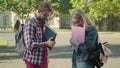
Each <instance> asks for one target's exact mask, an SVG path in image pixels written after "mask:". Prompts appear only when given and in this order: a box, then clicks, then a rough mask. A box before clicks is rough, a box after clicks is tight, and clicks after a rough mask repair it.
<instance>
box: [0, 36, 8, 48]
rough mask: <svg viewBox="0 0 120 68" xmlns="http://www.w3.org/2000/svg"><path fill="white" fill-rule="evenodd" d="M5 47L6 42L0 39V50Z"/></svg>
mask: <svg viewBox="0 0 120 68" xmlns="http://www.w3.org/2000/svg"><path fill="white" fill-rule="evenodd" d="M6 46H7V40H6V39H4V38H2V37H0V48H4V47H6Z"/></svg>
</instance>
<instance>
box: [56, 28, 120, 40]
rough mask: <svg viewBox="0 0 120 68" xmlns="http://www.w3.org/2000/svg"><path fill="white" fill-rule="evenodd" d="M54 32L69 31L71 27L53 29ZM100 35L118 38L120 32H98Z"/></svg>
mask: <svg viewBox="0 0 120 68" xmlns="http://www.w3.org/2000/svg"><path fill="white" fill-rule="evenodd" d="M55 31H56V32H71V29H55ZM99 36H100V37H113V38H120V32H99Z"/></svg>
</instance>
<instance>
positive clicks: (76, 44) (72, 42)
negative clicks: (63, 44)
mask: <svg viewBox="0 0 120 68" xmlns="http://www.w3.org/2000/svg"><path fill="white" fill-rule="evenodd" d="M70 44H71V45H74V46H78V45H79V43H77V42H75V41H73V40H72V38H70Z"/></svg>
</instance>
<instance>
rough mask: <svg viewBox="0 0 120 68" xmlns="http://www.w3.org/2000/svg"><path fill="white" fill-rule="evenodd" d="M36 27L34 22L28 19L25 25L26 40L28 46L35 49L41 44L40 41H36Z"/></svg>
mask: <svg viewBox="0 0 120 68" xmlns="http://www.w3.org/2000/svg"><path fill="white" fill-rule="evenodd" d="M34 29H35V28H34V23H32V22H31V21H27V22H26V24H25V27H24V40H25V45H26V48H28V49H30V50H33V49H34V48H36V47H37V46H38V44H39V42H35V34H34Z"/></svg>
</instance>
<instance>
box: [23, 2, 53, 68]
mask: <svg viewBox="0 0 120 68" xmlns="http://www.w3.org/2000/svg"><path fill="white" fill-rule="evenodd" d="M52 12H53V10H52V7H51V5H50V4H49V3H46V2H42V3H40V4H39V6H38V12H37V13H36V14H35V16H34V17H32V18H31V19H30V20H28V21H26V23H25V26H24V40H25V45H26V51H25V52H24V55H23V59H24V61H25V64H26V66H27V68H48V51H49V48H48V47H53V46H54V45H55V41H52V39H53V38H52V37H51V38H49V40H47V41H43V40H42V39H43V35H44V32H45V25H46V21H47V20H48V18H49V17H50V16H51V14H52Z"/></svg>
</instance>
